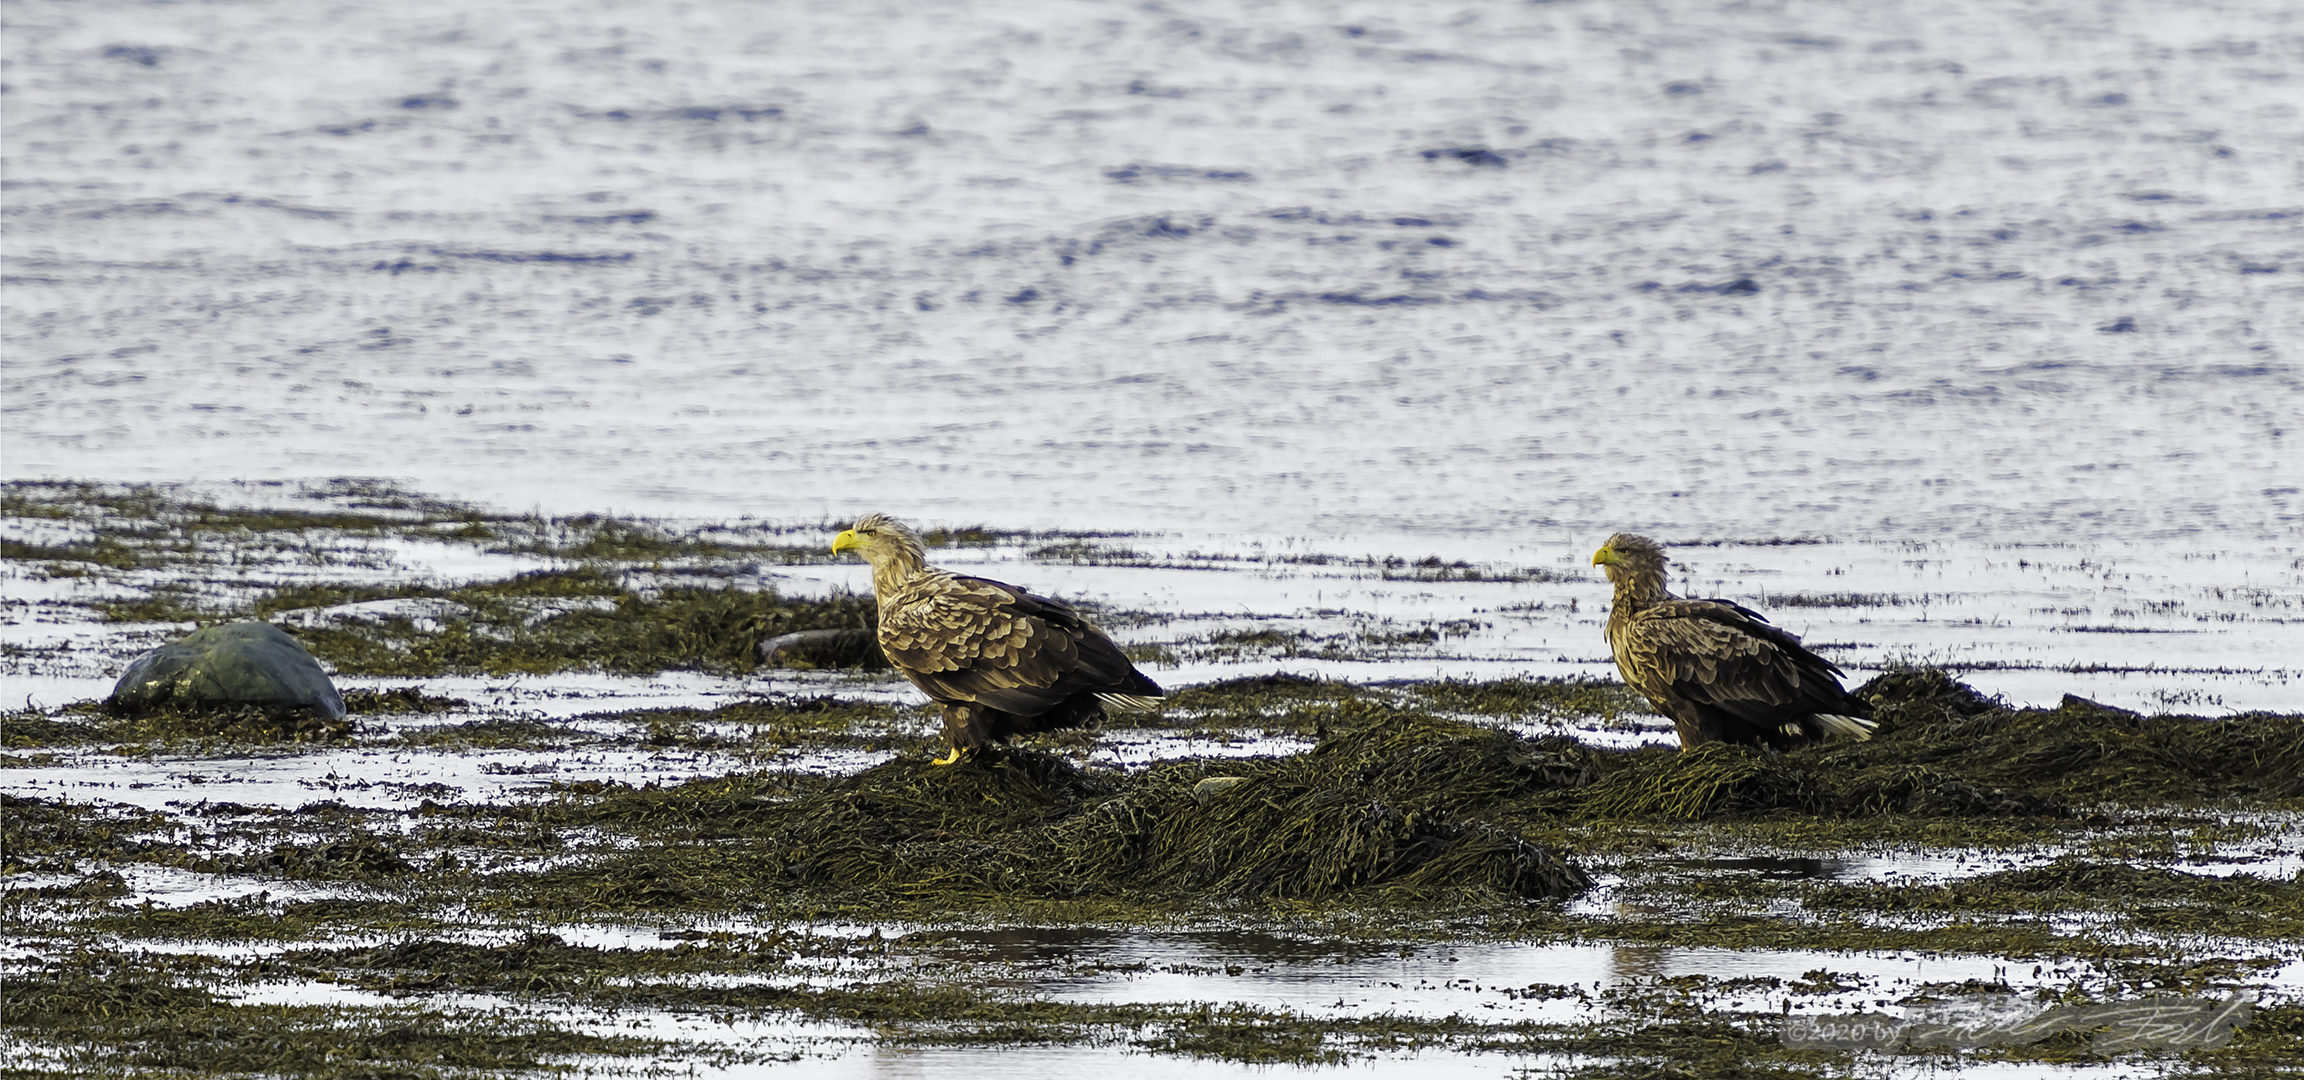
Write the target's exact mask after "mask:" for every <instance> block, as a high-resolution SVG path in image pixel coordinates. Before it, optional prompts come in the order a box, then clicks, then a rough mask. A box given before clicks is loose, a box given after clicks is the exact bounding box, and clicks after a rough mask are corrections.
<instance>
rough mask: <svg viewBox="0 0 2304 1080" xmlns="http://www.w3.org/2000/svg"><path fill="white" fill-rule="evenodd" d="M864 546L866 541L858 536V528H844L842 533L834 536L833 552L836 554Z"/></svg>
mask: <svg viewBox="0 0 2304 1080" xmlns="http://www.w3.org/2000/svg"><path fill="white" fill-rule="evenodd" d="M863 546H864V541H862V540H859V539H857V538H856V530H854V529H842V530H840V535H838V536H835V537H833V538H832V554H834V555H838V554H840V553H841V552H843V551H848V550H851V549H854V548H860V547H863Z"/></svg>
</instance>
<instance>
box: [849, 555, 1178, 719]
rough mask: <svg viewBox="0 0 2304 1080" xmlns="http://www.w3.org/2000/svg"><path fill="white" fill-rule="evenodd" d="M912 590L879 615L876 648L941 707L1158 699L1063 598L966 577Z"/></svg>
mask: <svg viewBox="0 0 2304 1080" xmlns="http://www.w3.org/2000/svg"><path fill="white" fill-rule="evenodd" d="M908 591H909V592H910V593H912V595H908V596H904V597H900V598H898V602H897V603H895V604H892V605H890V606H889V607H888V608H886V609H884V610H883V611H882V612H881V616H880V647H881V648H882V649H883V650H885V651H886V652H887V654H888V660H889V662H890V663H892V664H894V665H896V667H897V669H898V670H900V671H902V672H903V673H904V674H905V676H906V677H908V678H910V679H911V680H912V682H913V685H916V686H918V687H919V688H920V689H921V690H922V691H923V692H925V693H926V694H927V695H928V696H929V697H931V698H934V699H936V700H937V701H944V702H976V703H980V704H983V705H988V706H990V707H992V708H994V709H998V710H1000V711H1002V712H1007V713H1014V714H1016V715H1018V716H1026V717H1029V716H1035V715H1038V714H1040V713H1043V712H1046V711H1048V710H1049V709H1052V708H1055V707H1056V706H1057V705H1059V704H1061V703H1063V702H1065V701H1066V700H1067V699H1069V698H1071V697H1072V696H1073V695H1075V694H1078V693H1080V692H1082V691H1094V692H1107V693H1121V694H1141V693H1153V694H1157V693H1159V688H1158V687H1157V686H1155V685H1153V684H1152V682H1151V680H1149V679H1146V678H1144V676H1143V675H1141V674H1139V673H1138V672H1137V671H1136V669H1135V666H1134V665H1132V664H1130V663H1129V662H1128V658H1127V657H1126V656H1123V655H1122V654H1121V652H1120V647H1119V646H1118V645H1116V644H1114V643H1113V641H1112V639H1111V638H1109V637H1106V636H1105V635H1104V632H1103V631H1101V630H1098V629H1096V628H1095V627H1093V626H1090V625H1089V624H1088V623H1087V622H1086V621H1085V620H1083V619H1081V618H1080V614H1079V613H1078V612H1076V611H1074V610H1072V608H1071V607H1070V606H1069V605H1067V604H1065V603H1063V602H1062V601H1059V600H1051V599H1049V598H1047V597H1044V596H1036V595H1034V594H1032V593H1029V592H1026V591H1024V590H1023V589H1019V588H1017V587H1015V586H1013V585H1008V584H1005V583H1002V582H998V581H989V580H986V579H984V578H970V577H952V578H946V579H943V580H941V581H935V582H923V583H921V587H920V588H917V589H913V590H908Z"/></svg>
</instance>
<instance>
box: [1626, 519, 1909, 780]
mask: <svg viewBox="0 0 2304 1080" xmlns="http://www.w3.org/2000/svg"><path fill="white" fill-rule="evenodd" d="M1592 565H1594V566H1599V567H1605V568H1606V570H1607V574H1608V580H1609V581H1611V582H1614V583H1615V585H1616V601H1615V604H1614V605H1613V606H1612V607H1611V608H1610V609H1609V611H1608V648H1609V650H1610V651H1612V652H1614V653H1615V654H1616V669H1617V670H1618V671H1621V672H1623V673H1624V681H1625V682H1626V683H1629V684H1630V685H1631V686H1632V688H1633V689H1635V690H1638V691H1640V692H1641V693H1642V694H1646V695H1647V696H1648V700H1649V701H1651V702H1654V703H1655V705H1656V710H1657V711H1658V712H1661V713H1663V714H1664V715H1666V716H1669V717H1671V718H1672V722H1673V724H1674V725H1675V726H1677V727H1678V728H1679V729H1680V748H1681V749H1683V750H1685V749H1687V748H1689V747H1692V746H1695V745H1696V744H1698V743H1708V742H1733V743H1748V744H1752V745H1758V746H1767V747H1772V748H1774V749H1777V750H1790V749H1792V748H1793V747H1796V746H1806V745H1808V744H1809V743H1812V742H1817V741H1819V740H1821V739H1824V738H1826V737H1829V736H1846V737H1849V738H1856V739H1868V738H1871V737H1872V727H1873V724H1872V721H1871V720H1870V719H1869V716H1870V714H1871V711H1872V710H1871V708H1870V707H1869V706H1867V705H1866V704H1865V703H1864V702H1862V701H1860V700H1858V699H1857V698H1856V697H1855V696H1854V695H1852V694H1850V693H1849V692H1848V691H1847V690H1846V689H1843V688H1842V687H1841V685H1840V669H1839V668H1837V667H1834V666H1833V665H1832V662H1831V661H1830V660H1826V659H1824V658H1823V657H1821V656H1818V655H1816V654H1815V653H1812V652H1809V651H1808V650H1807V649H1806V648H1803V647H1802V646H1801V644H1800V639H1799V638H1797V637H1795V636H1793V635H1791V634H1789V633H1786V632H1784V631H1782V630H1779V629H1777V628H1776V627H1773V626H1770V625H1768V620H1767V619H1764V618H1762V617H1761V616H1760V613H1759V612H1756V611H1753V610H1751V609H1750V608H1747V607H1744V606H1742V605H1740V604H1735V603H1731V602H1729V601H1726V600H1683V599H1680V598H1679V597H1676V596H1674V595H1672V594H1671V593H1670V592H1669V591H1667V590H1666V589H1665V588H1664V548H1663V547H1662V546H1661V545H1659V544H1657V543H1656V541H1654V540H1650V539H1648V538H1647V537H1645V536H1634V535H1632V534H1630V533H1617V534H1616V535H1614V536H1611V537H1609V538H1608V542H1607V543H1606V544H1605V545H1602V546H1601V548H1600V550H1599V551H1596V552H1593V553H1592Z"/></svg>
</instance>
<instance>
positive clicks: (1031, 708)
mask: <svg viewBox="0 0 2304 1080" xmlns="http://www.w3.org/2000/svg"><path fill="white" fill-rule="evenodd" d="M843 551H853V552H855V553H857V554H858V555H861V556H863V557H864V561H865V562H868V563H871V564H872V592H873V593H874V594H875V595H877V596H878V597H879V598H880V649H881V651H882V652H885V653H887V654H888V662H889V663H891V664H894V665H895V666H896V670H898V671H901V672H903V673H904V677H905V678H907V679H910V680H912V685H914V686H917V687H919V688H920V690H921V692H923V693H925V694H927V695H928V696H929V698H930V699H932V700H934V701H935V702H936V704H937V705H938V706H940V707H942V709H943V710H944V739H945V741H946V742H947V743H949V744H950V745H951V752H950V753H948V754H946V755H944V756H943V757H941V758H938V759H937V760H936V764H938V765H950V764H952V763H953V762H955V761H958V760H960V755H961V754H962V753H964V752H966V751H970V750H974V749H975V748H977V747H979V746H982V745H984V744H985V743H987V742H992V741H996V740H1001V739H1006V738H1008V737H1009V736H1011V735H1017V734H1021V733H1023V732H1028V731H1054V730H1056V729H1057V728H1069V727H1079V726H1081V725H1083V724H1087V723H1091V722H1093V721H1096V720H1100V719H1103V717H1104V707H1105V706H1107V705H1110V706H1113V707H1115V708H1121V709H1148V708H1151V707H1152V706H1153V705H1154V704H1155V703H1156V701H1155V699H1157V698H1159V697H1160V696H1161V695H1162V694H1164V693H1165V692H1166V691H1163V690H1161V689H1160V684H1158V683H1155V682H1153V681H1152V680H1150V679H1148V678H1145V677H1144V673H1143V672H1141V671H1138V670H1136V666H1135V665H1133V664H1131V663H1129V662H1128V658H1127V657H1125V656H1122V655H1120V647H1119V646H1118V645H1115V644H1113V643H1112V639H1111V638H1108V637H1105V636H1104V632H1103V631H1102V630H1098V629H1096V628H1095V627H1093V626H1090V625H1088V621H1087V620H1086V619H1082V618H1081V617H1080V613H1079V612H1077V611H1074V610H1072V608H1071V607H1070V606H1068V605H1066V604H1065V603H1064V602H1063V601H1061V600H1050V599H1049V598H1047V597H1045V596H1035V595H1033V594H1031V593H1028V592H1025V591H1024V590H1022V589H1019V588H1017V587H1016V586H1014V585H1005V584H1002V583H1000V582H997V581H987V580H985V579H983V578H973V577H961V576H959V575H957V574H953V573H951V572H949V571H944V570H938V569H936V568H935V567H932V566H929V565H928V562H927V554H926V553H925V552H923V551H922V550H921V548H920V540H919V538H917V537H915V536H913V535H912V534H911V533H910V532H908V531H906V530H905V528H904V527H903V526H902V525H898V524H896V523H895V522H893V521H890V520H889V519H888V518H887V517H885V516H883V515H880V514H873V515H871V516H869V517H865V518H862V519H859V520H858V521H857V522H856V525H855V527H854V528H851V529H848V530H847V531H845V532H842V533H841V534H840V535H839V536H837V537H834V538H833V540H832V553H833V554H835V555H837V554H839V553H841V552H843Z"/></svg>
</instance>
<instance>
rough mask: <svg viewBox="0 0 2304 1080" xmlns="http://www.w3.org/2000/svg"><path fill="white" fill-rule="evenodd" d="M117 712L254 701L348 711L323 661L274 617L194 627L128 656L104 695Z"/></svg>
mask: <svg viewBox="0 0 2304 1080" xmlns="http://www.w3.org/2000/svg"><path fill="white" fill-rule="evenodd" d="M106 704H108V705H110V706H111V707H112V708H113V709H114V710H115V711H117V712H127V713H137V712H147V711H150V710H152V709H156V708H159V707H161V706H163V705H174V706H176V707H178V708H198V707H201V706H217V705H256V706H261V707H265V708H287V709H298V708H301V709H310V710H312V711H313V712H315V713H317V714H319V715H320V716H321V717H322V718H323V719H328V720H336V719H340V718H342V717H343V715H344V697H343V695H341V694H338V693H337V692H336V684H334V683H332V682H330V681H328V673H327V672H324V671H322V670H320V662H319V661H318V660H314V659H313V658H312V654H311V653H309V652H306V651H305V649H304V646H303V645H302V644H299V643H298V642H297V640H296V639H295V638H292V637H289V636H288V635H287V633H286V632H284V631H282V630H281V629H280V628H279V627H277V626H274V625H272V624H271V623H264V622H237V623H226V624H224V625H222V626H211V627H209V628H207V629H205V630H196V631H194V632H192V633H191V634H190V635H187V636H186V637H184V638H183V639H182V640H180V641H176V642H173V643H170V644H167V645H163V646H161V647H159V648H157V649H154V650H152V651H151V652H148V653H145V654H144V655H142V656H139V657H137V658H136V659H135V660H133V661H130V662H129V664H128V670H126V671H124V672H122V673H121V674H120V681H119V683H118V684H116V685H115V686H113V687H112V696H111V697H110V698H109V699H107V701H106Z"/></svg>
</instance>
